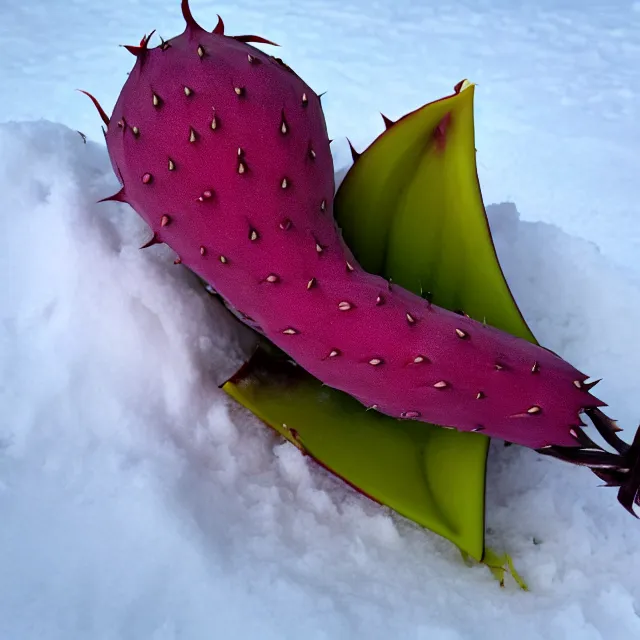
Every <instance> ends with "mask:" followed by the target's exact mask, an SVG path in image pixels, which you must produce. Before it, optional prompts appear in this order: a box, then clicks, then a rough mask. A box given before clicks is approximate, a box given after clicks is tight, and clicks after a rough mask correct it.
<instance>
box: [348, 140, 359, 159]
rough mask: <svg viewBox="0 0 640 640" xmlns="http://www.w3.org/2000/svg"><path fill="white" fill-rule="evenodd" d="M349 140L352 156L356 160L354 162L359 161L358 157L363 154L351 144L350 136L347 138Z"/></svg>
mask: <svg viewBox="0 0 640 640" xmlns="http://www.w3.org/2000/svg"><path fill="white" fill-rule="evenodd" d="M347 142H348V143H349V149H350V151H351V157H352V158H353V161H354V162H357V161H358V158H359V157H360V155H361V154H360V153H358V152H357V151H356V150H355V148H354V146H353V145H352V144H351V140H349V138H347Z"/></svg>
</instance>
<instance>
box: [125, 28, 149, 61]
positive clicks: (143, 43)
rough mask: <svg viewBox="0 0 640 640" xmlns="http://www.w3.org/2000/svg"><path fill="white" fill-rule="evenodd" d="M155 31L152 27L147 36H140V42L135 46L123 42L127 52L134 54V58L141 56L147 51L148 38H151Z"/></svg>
mask: <svg viewBox="0 0 640 640" xmlns="http://www.w3.org/2000/svg"><path fill="white" fill-rule="evenodd" d="M155 32H156V30H155V29H154V30H153V31H152V32H151V33H150V34H149V35H148V36H147V35H144V36H142V39H141V40H140V44H139V45H138V46H137V47H135V46H131V45H128V44H125V45H124V48H125V49H126V50H127V51H128V52H129V53H132V54H133V55H134V56H136V58H138V57H140V58H142V57H143V56H144V54H146V53H147V50H148V47H149V40H151V36H153V34H154V33H155Z"/></svg>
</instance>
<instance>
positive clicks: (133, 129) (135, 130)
mask: <svg viewBox="0 0 640 640" xmlns="http://www.w3.org/2000/svg"><path fill="white" fill-rule="evenodd" d="M131 133H133V137H134V138H139V137H140V129H139V128H138V127H136V126H133V127H131Z"/></svg>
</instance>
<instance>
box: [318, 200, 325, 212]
mask: <svg viewBox="0 0 640 640" xmlns="http://www.w3.org/2000/svg"><path fill="white" fill-rule="evenodd" d="M326 210H327V201H326V200H323V201H322V202H321V203H320V211H326Z"/></svg>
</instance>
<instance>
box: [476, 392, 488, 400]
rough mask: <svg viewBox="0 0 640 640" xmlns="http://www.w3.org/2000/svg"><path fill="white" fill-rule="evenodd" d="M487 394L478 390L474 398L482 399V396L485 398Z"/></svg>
mask: <svg viewBox="0 0 640 640" xmlns="http://www.w3.org/2000/svg"><path fill="white" fill-rule="evenodd" d="M486 397H487V396H486V395H485V393H484V391H478V393H476V400H484V398H486Z"/></svg>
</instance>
